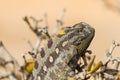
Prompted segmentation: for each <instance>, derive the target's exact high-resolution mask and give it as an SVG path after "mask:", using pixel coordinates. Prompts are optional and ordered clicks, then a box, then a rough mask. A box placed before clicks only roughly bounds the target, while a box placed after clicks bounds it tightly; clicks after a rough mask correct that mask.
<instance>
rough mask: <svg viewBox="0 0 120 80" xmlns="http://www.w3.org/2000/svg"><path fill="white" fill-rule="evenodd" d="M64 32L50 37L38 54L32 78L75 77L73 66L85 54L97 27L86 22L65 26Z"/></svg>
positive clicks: (42, 79) (39, 79) (53, 79)
mask: <svg viewBox="0 0 120 80" xmlns="http://www.w3.org/2000/svg"><path fill="white" fill-rule="evenodd" d="M62 30H63V33H62V34H56V36H54V37H52V38H50V39H49V40H48V42H47V44H46V46H45V47H44V48H41V50H40V53H39V54H38V55H37V59H36V61H35V66H34V69H33V72H32V78H33V79H32V80H67V78H68V77H75V72H74V71H73V70H74V69H73V68H76V66H77V61H78V59H79V58H80V57H82V56H83V55H85V53H86V50H87V48H88V47H89V45H90V43H91V41H92V39H93V37H94V34H95V29H94V28H92V27H91V26H90V25H89V24H87V23H85V22H80V23H77V24H75V25H73V26H72V27H63V28H62Z"/></svg>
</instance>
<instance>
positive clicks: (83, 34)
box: [63, 22, 95, 47]
mask: <svg viewBox="0 0 120 80" xmlns="http://www.w3.org/2000/svg"><path fill="white" fill-rule="evenodd" d="M63 30H64V33H65V36H64V38H66V40H68V41H69V43H70V44H72V45H75V46H79V47H80V46H81V47H82V46H85V45H86V44H90V42H91V40H92V39H93V37H94V33H95V30H94V28H92V27H91V26H90V25H89V24H87V23H85V22H80V23H78V24H75V25H73V27H65V28H63Z"/></svg>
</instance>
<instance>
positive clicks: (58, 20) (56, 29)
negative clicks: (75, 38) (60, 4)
mask: <svg viewBox="0 0 120 80" xmlns="http://www.w3.org/2000/svg"><path fill="white" fill-rule="evenodd" d="M65 11H66V10H65V8H64V9H63V10H62V12H61V14H60V16H59V17H58V19H57V23H56V26H55V28H54V30H53V33H52V35H54V34H55V33H56V32H57V31H58V29H59V28H60V26H62V24H63V22H62V18H63V16H64V14H65Z"/></svg>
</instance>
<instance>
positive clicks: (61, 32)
mask: <svg viewBox="0 0 120 80" xmlns="http://www.w3.org/2000/svg"><path fill="white" fill-rule="evenodd" d="M57 34H60V35H63V34H65V31H64V30H63V28H61V29H59V30H58V31H57Z"/></svg>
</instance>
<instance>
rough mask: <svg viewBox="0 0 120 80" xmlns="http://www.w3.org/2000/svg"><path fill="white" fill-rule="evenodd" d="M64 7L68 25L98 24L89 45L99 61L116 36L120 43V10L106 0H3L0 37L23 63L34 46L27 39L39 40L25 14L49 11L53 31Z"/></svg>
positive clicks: (37, 14) (1, 3)
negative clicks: (24, 55) (29, 26)
mask: <svg viewBox="0 0 120 80" xmlns="http://www.w3.org/2000/svg"><path fill="white" fill-rule="evenodd" d="M62 8H66V13H65V16H64V19H63V21H64V24H65V25H64V26H72V25H74V24H75V23H78V22H81V21H84V22H87V23H89V24H90V25H91V26H93V27H94V28H95V30H96V33H95V37H94V40H93V41H92V44H91V45H90V47H89V49H90V50H92V52H93V54H95V55H97V58H96V59H98V60H96V61H99V60H103V59H104V53H105V52H106V51H107V49H108V48H109V47H110V45H111V42H112V40H115V41H117V42H119V43H120V37H119V35H120V13H119V12H117V11H114V10H111V9H108V8H107V7H106V5H105V4H104V3H103V2H102V0H75V1H73V0H49V1H48V0H1V1H0V40H2V41H3V43H4V45H5V46H6V48H7V49H8V50H9V51H10V52H11V54H12V55H13V56H14V57H15V58H16V59H17V60H18V62H19V63H20V65H22V64H23V59H22V54H24V53H26V52H27V51H29V50H31V48H30V46H29V45H28V43H27V41H28V40H30V41H31V42H32V44H33V45H34V44H35V42H36V40H37V37H36V35H34V34H33V32H31V30H30V29H29V28H28V25H27V24H26V23H25V22H24V21H23V17H24V16H34V17H36V18H37V19H40V18H41V17H42V16H43V13H44V12H47V13H48V22H49V32H51V31H52V30H53V27H54V26H55V24H56V22H55V20H56V19H57V17H58V16H59V14H60V12H61V10H62ZM119 52H120V47H118V48H116V49H115V51H114V54H115V55H116V56H120V55H119Z"/></svg>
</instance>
